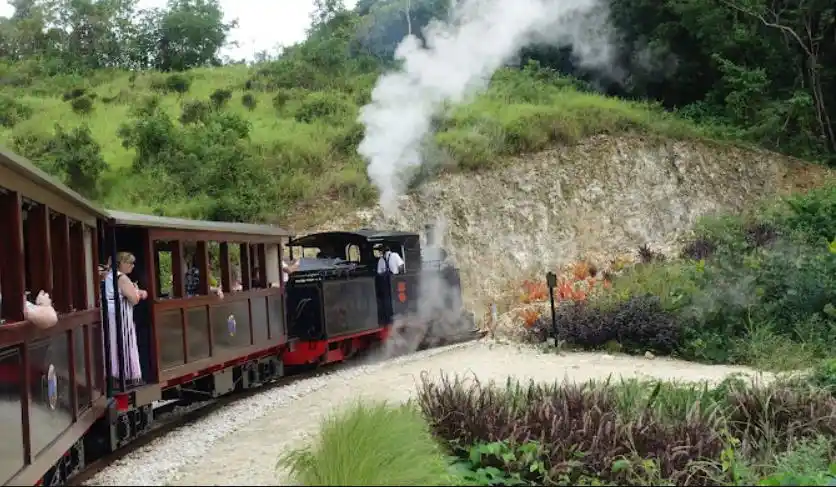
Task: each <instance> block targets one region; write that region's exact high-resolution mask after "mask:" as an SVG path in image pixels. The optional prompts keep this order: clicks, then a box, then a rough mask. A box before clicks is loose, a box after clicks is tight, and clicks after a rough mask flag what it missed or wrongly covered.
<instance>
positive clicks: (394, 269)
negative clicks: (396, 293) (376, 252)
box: [377, 245, 404, 274]
mask: <svg viewBox="0 0 836 487" xmlns="http://www.w3.org/2000/svg"><path fill="white" fill-rule="evenodd" d="M377 248H378V249H380V250H381V252H382V255H381V256H380V259H378V260H377V273H378V274H386V273H387V271H388V272H390V273H392V274H400V273H401V272H403V270H404V261H403V259H402V258H401V256H400V255H398V253H397V252H392V251H391V250H389V246H388V245H383V246H378V247H377Z"/></svg>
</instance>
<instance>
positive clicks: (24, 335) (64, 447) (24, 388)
mask: <svg viewBox="0 0 836 487" xmlns="http://www.w3.org/2000/svg"><path fill="white" fill-rule="evenodd" d="M104 215H105V213H104V212H103V210H100V209H98V208H96V207H95V206H94V205H92V204H90V203H89V202H87V201H86V200H84V199H83V198H82V197H81V196H79V195H78V194H76V193H74V192H72V191H70V190H68V189H67V188H66V187H64V186H63V185H61V184H60V183H57V182H56V181H54V180H53V179H52V178H50V177H49V176H47V175H46V174H44V173H43V172H42V171H40V170H38V169H37V168H35V167H34V166H33V165H32V164H30V163H29V162H28V161H26V160H24V159H22V158H19V157H17V156H16V155H14V154H11V153H8V152H0V290H1V291H2V305H0V430H2V432H3V441H2V442H0V485H2V484H6V483H8V484H11V485H34V484H35V483H36V482H37V481H39V480H40V479H41V476H42V475H43V474H44V472H46V471H47V470H49V469H53V470H57V471H60V472H61V473H62V475H63V476H64V478H65V477H66V476H67V475H70V474H72V473H73V472H76V471H78V470H80V469H81V468H82V467H83V459H82V458H80V455H83V450H84V445H83V442H82V438H83V436H84V433H85V432H86V431H87V430H88V429H89V428H90V427H91V426H92V425H93V424H94V423H95V422H96V421H97V420H98V419H99V418H100V417H101V416H102V415H103V414H104V413H105V410H106V409H107V404H108V398H107V397H106V390H105V387H104V368H103V363H102V361H101V358H102V356H103V355H102V353H101V343H102V323H101V317H100V316H101V315H100V313H99V309H98V291H99V288H98V286H97V285H96V282H97V278H96V275H97V272H96V262H97V259H98V235H99V233H98V222H99V221H100V219H101V218H102V217H103V216H104ZM39 291H44V292H46V293H49V294H50V295H51V297H52V300H53V306H54V307H55V310H56V312H57V313H58V323H57V324H56V325H55V326H53V327H51V328H48V329H41V328H37V327H36V326H34V325H33V324H32V323H29V322H27V321H25V320H24V307H25V302H24V299H25V297H26V296H28V295H31V296H35V295H37V294H38V292H39ZM66 452H70V454H65V453H66Z"/></svg>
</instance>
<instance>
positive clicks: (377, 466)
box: [279, 404, 452, 486]
mask: <svg viewBox="0 0 836 487" xmlns="http://www.w3.org/2000/svg"><path fill="white" fill-rule="evenodd" d="M283 463H284V464H287V465H288V466H289V467H290V471H291V474H292V476H293V477H294V479H295V480H296V482H298V483H297V485H326V486H327V485H450V481H451V480H452V478H451V475H450V474H449V473H448V468H447V464H446V462H445V460H444V456H443V452H442V450H441V448H440V447H439V445H438V444H437V443H436V442H435V440H434V439H433V438H432V436H431V435H430V432H429V428H428V426H427V423H426V422H425V421H424V419H423V418H421V415H420V413H419V412H418V411H416V410H415V409H414V408H412V407H411V406H400V407H390V406H387V405H386V404H374V405H365V404H356V405H354V406H352V407H351V408H349V409H348V410H346V411H344V412H342V413H340V414H338V415H335V416H331V417H330V418H328V419H326V420H325V421H323V423H322V426H321V429H320V431H319V438H318V439H317V441H316V442H315V443H314V444H312V445H309V446H307V447H304V448H301V449H297V450H292V451H290V452H289V453H287V454H284V455H282V457H281V458H280V459H279V465H281V464H283Z"/></svg>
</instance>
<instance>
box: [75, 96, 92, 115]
mask: <svg viewBox="0 0 836 487" xmlns="http://www.w3.org/2000/svg"><path fill="white" fill-rule="evenodd" d="M70 106H71V107H72V109H73V112H75V113H78V114H82V115H86V114H88V113H90V112H92V111H93V98H91V97H90V96H88V95H85V96H80V97H78V98H73V99H72V100H71V101H70Z"/></svg>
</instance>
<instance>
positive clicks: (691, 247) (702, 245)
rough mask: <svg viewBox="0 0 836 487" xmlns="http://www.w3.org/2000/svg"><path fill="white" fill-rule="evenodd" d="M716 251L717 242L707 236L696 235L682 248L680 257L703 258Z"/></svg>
mask: <svg viewBox="0 0 836 487" xmlns="http://www.w3.org/2000/svg"><path fill="white" fill-rule="evenodd" d="M716 251H717V244H716V243H714V242H713V241H712V240H711V239H709V238H708V237H697V238H695V239H694V240H691V241H690V242H688V243H687V244H685V247H683V248H682V258H683V259H691V260H704V259H707V258H709V257H711V256H712V255H714V252H716Z"/></svg>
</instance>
